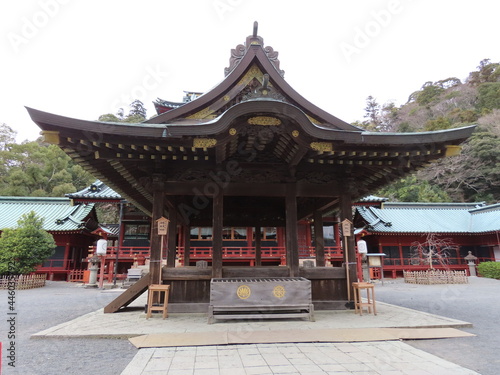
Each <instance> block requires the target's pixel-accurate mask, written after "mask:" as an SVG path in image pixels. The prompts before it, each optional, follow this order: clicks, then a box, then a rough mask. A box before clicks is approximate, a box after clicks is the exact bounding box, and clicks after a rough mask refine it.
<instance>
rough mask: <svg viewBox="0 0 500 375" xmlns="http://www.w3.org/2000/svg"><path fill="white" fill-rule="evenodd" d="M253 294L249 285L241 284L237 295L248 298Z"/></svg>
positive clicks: (240, 297)
mask: <svg viewBox="0 0 500 375" xmlns="http://www.w3.org/2000/svg"><path fill="white" fill-rule="evenodd" d="M250 294H252V291H251V290H250V287H249V286H248V285H240V286H239V287H238V290H237V291H236V295H237V296H238V298H239V299H247V298H248V297H250Z"/></svg>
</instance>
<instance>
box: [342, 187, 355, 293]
mask: <svg viewBox="0 0 500 375" xmlns="http://www.w3.org/2000/svg"><path fill="white" fill-rule="evenodd" d="M345 219H347V220H349V221H351V222H352V198H351V195H350V194H342V195H341V196H340V222H341V223H342V222H343V221H344V220H345ZM343 240H344V242H343V245H344V249H343V250H344V263H345V265H346V267H349V283H350V285H348V286H347V287H348V288H349V290H350V293H349V297H350V300H353V295H354V294H353V291H352V285H351V284H352V283H353V282H356V281H358V277H357V272H356V264H354V263H355V262H356V249H355V239H354V231H353V226H351V235H350V236H343ZM349 263H353V264H349Z"/></svg>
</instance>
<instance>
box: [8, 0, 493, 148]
mask: <svg viewBox="0 0 500 375" xmlns="http://www.w3.org/2000/svg"><path fill="white" fill-rule="evenodd" d="M499 14H500V2H498V1H495V0H474V1H472V0H470V1H464V0H455V1H453V0H439V1H436V0H434V1H431V0H384V1H379V0H357V1H346V0H343V1H337V0H330V1H328V0H309V1H296V0H192V1H181V0H178V1H169V0H142V1H132V0H22V1H19V0H2V1H1V2H0V35H1V41H0V49H1V51H2V53H1V60H0V61H1V69H0V95H1V97H0V123H6V124H7V125H9V126H10V127H12V128H13V129H15V130H16V131H17V132H18V141H22V140H24V139H29V140H33V139H35V138H37V136H38V135H39V131H40V130H39V128H38V127H37V126H36V125H35V124H34V123H33V122H32V121H31V119H30V118H29V116H28V115H27V112H26V110H25V108H24V106H29V107H33V108H36V109H39V110H42V111H47V112H52V113H56V114H60V115H64V116H69V117H75V118H81V119H85V120H96V119H97V118H98V117H99V115H101V114H104V113H116V111H117V110H118V108H120V107H125V111H126V112H128V105H129V104H130V103H131V102H132V101H133V100H134V99H136V98H138V99H140V100H142V101H143V102H144V103H145V105H146V108H147V110H148V117H149V116H151V115H153V114H154V107H153V105H152V102H153V101H154V100H155V99H156V98H157V97H160V98H162V99H165V100H170V101H181V100H182V96H183V91H184V90H187V91H201V92H205V91H207V90H209V89H210V88H212V87H213V86H215V85H216V84H217V83H218V82H220V81H221V80H222V79H223V78H224V68H225V67H227V66H228V65H229V57H230V51H231V49H232V48H235V47H236V45H238V44H242V43H243V42H244V41H245V38H246V37H247V36H248V35H250V34H252V28H253V22H254V21H258V22H259V30H258V34H259V35H260V36H261V37H263V38H264V43H265V45H266V46H271V47H273V48H274V50H275V51H278V52H279V60H280V62H281V69H283V70H285V80H287V82H288V83H289V84H290V85H291V86H292V87H293V88H294V89H295V90H296V91H298V92H299V93H300V94H301V95H302V96H304V97H305V98H306V99H308V100H309V101H311V102H312V103H314V104H316V105H317V106H319V107H320V108H322V109H324V110H326V111H327V112H330V113H331V114H333V115H335V116H337V117H339V118H341V119H343V120H344V121H347V122H353V121H356V120H360V121H361V120H363V114H364V107H365V104H366V98H367V97H368V96H369V95H372V96H374V97H375V98H376V99H377V100H378V101H379V102H380V103H386V102H389V101H394V102H395V103H396V104H397V105H401V104H404V103H405V102H406V101H407V99H408V96H409V95H410V94H411V93H412V92H413V91H416V90H418V89H419V88H420V87H421V86H422V85H423V84H424V83H425V82H426V81H437V80H441V79H445V78H448V77H457V78H459V79H461V80H462V81H463V80H464V79H465V78H466V77H467V75H468V73H469V72H470V71H473V70H475V69H476V67H477V65H478V64H479V62H480V61H481V60H482V59H484V58H490V59H491V60H492V61H493V62H500V48H499V44H498V36H499V35H500V32H499V28H498V15H499Z"/></svg>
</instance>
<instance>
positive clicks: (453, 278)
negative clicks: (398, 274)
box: [403, 270, 469, 285]
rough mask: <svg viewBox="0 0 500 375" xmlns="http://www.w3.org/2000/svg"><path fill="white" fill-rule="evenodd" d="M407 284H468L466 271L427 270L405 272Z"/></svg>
mask: <svg viewBox="0 0 500 375" xmlns="http://www.w3.org/2000/svg"><path fill="white" fill-rule="evenodd" d="M403 276H404V279H405V283H410V284H426V285H431V284H467V283H468V282H469V279H468V278H467V272H466V271H452V270H427V271H403Z"/></svg>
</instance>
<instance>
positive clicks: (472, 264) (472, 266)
mask: <svg viewBox="0 0 500 375" xmlns="http://www.w3.org/2000/svg"><path fill="white" fill-rule="evenodd" d="M464 259H465V260H466V261H467V265H468V266H469V275H470V276H477V274H476V260H477V257H476V256H474V255H472V251H469V254H468V255H467V256H466V257H464Z"/></svg>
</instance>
